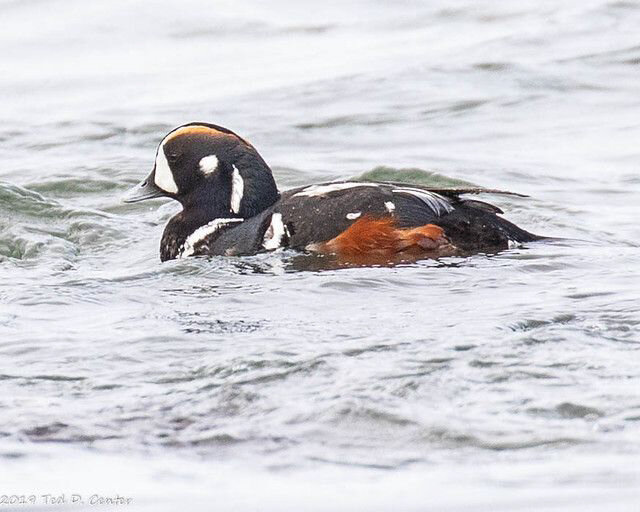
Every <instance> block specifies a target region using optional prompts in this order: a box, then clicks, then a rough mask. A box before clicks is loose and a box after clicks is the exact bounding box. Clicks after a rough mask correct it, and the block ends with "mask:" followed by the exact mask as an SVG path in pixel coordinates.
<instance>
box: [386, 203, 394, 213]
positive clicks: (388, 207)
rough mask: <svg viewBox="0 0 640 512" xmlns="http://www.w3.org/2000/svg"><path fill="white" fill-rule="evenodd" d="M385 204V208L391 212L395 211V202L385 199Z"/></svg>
mask: <svg viewBox="0 0 640 512" xmlns="http://www.w3.org/2000/svg"><path fill="white" fill-rule="evenodd" d="M384 206H385V208H386V209H387V211H388V212H389V213H391V212H392V211H394V210H395V209H396V205H395V204H393V202H392V201H385V202H384Z"/></svg>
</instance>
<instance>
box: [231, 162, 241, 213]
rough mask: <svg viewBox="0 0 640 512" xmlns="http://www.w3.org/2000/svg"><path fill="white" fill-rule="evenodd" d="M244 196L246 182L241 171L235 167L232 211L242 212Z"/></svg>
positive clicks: (232, 187) (232, 181) (232, 178)
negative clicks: (241, 206)
mask: <svg viewBox="0 0 640 512" xmlns="http://www.w3.org/2000/svg"><path fill="white" fill-rule="evenodd" d="M243 194H244V180H243V179H242V176H240V171H238V169H237V168H236V166H235V165H234V166H233V175H232V177H231V211H232V212H233V213H238V212H239V211H240V203H242V196H243Z"/></svg>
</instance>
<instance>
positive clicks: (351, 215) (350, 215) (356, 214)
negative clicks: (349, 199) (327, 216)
mask: <svg viewBox="0 0 640 512" xmlns="http://www.w3.org/2000/svg"><path fill="white" fill-rule="evenodd" d="M360 215H362V212H353V213H347V219H349V220H355V219H357V218H358V217H360Z"/></svg>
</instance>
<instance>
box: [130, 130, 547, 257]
mask: <svg viewBox="0 0 640 512" xmlns="http://www.w3.org/2000/svg"><path fill="white" fill-rule="evenodd" d="M487 192H488V193H494V194H512V195H521V194H515V193H513V192H506V191H502V190H494V189H482V188H433V187H426V186H421V185H412V184H407V183H400V182H382V181H369V182H368V181H350V180H345V181H332V182H325V183H318V184H311V185H306V186H302V187H297V188H293V189H290V190H286V191H283V192H280V191H279V189H278V187H277V185H276V182H275V180H274V177H273V173H272V171H271V168H270V167H269V165H267V163H266V162H265V160H264V159H263V158H262V157H261V156H260V154H259V153H258V151H257V150H256V149H255V148H254V146H253V145H252V144H250V143H249V142H248V141H247V140H246V139H244V138H243V137H241V136H239V135H237V134H236V133H235V132H233V131H231V130H229V129H227V128H224V127H222V126H219V125H215V124H211V123H205V122H192V123H187V124H184V125H181V126H178V127H177V128H175V129H173V130H172V131H170V132H169V133H168V134H167V135H165V136H164V138H163V139H162V140H161V141H160V143H159V145H158V147H157V150H156V154H155V161H154V165H153V169H152V170H151V173H150V174H149V175H148V176H147V178H145V179H144V180H143V181H142V182H140V183H139V184H138V185H136V186H135V187H134V188H133V189H131V190H130V191H129V192H128V193H127V195H126V196H125V198H124V200H125V202H128V203H133V202H138V201H144V200H149V199H153V198H169V199H173V200H176V201H178V202H179V203H180V204H181V205H182V211H180V212H179V213H177V214H176V215H174V216H173V217H172V218H171V219H170V220H169V222H168V224H167V225H166V227H165V229H164V232H163V234H162V238H161V241H160V259H161V261H168V260H173V259H178V258H187V257H191V256H246V255H255V254H258V253H262V252H269V251H276V250H279V249H283V248H286V249H292V250H295V251H301V252H305V253H316V254H319V255H324V256H331V257H334V258H336V259H338V260H339V261H341V262H345V263H353V264H377V263H383V262H398V261H415V260H417V259H422V258H442V257H447V256H458V255H469V254H474V253H494V252H498V251H501V250H505V249H509V248H512V247H514V246H518V245H521V244H524V243H527V242H533V241H537V240H540V239H541V238H543V237H540V236H538V235H535V234H533V233H530V232H528V231H526V230H524V229H522V228H520V227H518V226H516V225H515V224H513V223H511V222H509V221H508V220H506V219H504V218H503V217H502V216H501V215H502V214H503V211H502V210H501V209H500V208H498V207H497V206H494V205H492V204H490V203H486V202H484V201H480V200H477V199H469V198H465V197H463V196H468V195H470V194H479V193H487Z"/></svg>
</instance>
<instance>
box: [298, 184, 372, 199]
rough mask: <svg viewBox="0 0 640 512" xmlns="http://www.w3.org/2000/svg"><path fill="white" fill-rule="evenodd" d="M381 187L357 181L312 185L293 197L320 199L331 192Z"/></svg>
mask: <svg viewBox="0 0 640 512" xmlns="http://www.w3.org/2000/svg"><path fill="white" fill-rule="evenodd" d="M379 186H380V185H379V184H377V183H358V182H355V181H350V182H346V183H327V184H326V185H311V186H310V187H306V188H304V189H302V190H301V191H300V192H297V193H296V194H294V195H293V197H301V196H307V197H318V196H323V195H325V194H329V193H330V192H336V191H338V190H347V189H350V188H358V187H379Z"/></svg>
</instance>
